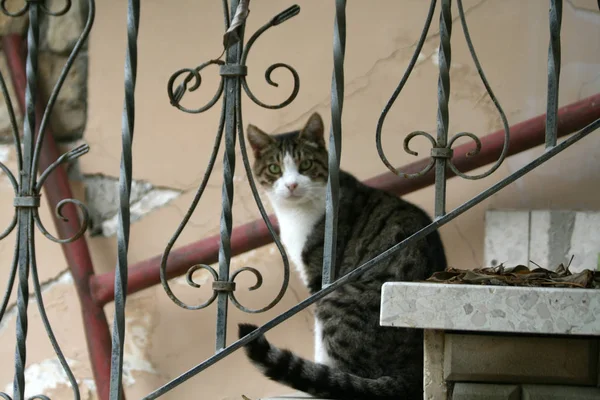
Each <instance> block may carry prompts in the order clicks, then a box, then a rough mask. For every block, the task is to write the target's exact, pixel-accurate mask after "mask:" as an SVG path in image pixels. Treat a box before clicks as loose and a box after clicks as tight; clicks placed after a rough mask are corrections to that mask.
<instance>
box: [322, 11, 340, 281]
mask: <svg viewBox="0 0 600 400" xmlns="http://www.w3.org/2000/svg"><path fill="white" fill-rule="evenodd" d="M345 54H346V0H336V2H335V27H334V32H333V77H332V81H331V131H330V134H329V179H328V181H327V196H326V203H325V211H326V213H325V243H324V250H323V251H324V253H323V280H322V287H327V286H329V285H330V284H331V281H332V280H333V279H335V265H336V247H337V246H336V238H337V220H338V202H339V199H338V197H339V170H340V157H341V151H342V108H343V105H344V56H345Z"/></svg>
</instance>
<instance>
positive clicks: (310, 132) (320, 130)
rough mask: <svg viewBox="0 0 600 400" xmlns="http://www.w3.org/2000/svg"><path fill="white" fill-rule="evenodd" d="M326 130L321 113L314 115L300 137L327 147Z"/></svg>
mask: <svg viewBox="0 0 600 400" xmlns="http://www.w3.org/2000/svg"><path fill="white" fill-rule="evenodd" d="M324 130H325V128H324V127H323V120H322V119H321V116H320V115H319V113H313V115H311V116H310V118H309V119H308V122H307V123H306V125H304V128H302V130H301V131H300V137H301V138H304V139H306V140H308V141H310V142H313V143H316V144H318V145H320V146H323V147H325V138H324V137H323V135H324Z"/></svg>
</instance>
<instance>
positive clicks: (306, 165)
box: [300, 160, 313, 171]
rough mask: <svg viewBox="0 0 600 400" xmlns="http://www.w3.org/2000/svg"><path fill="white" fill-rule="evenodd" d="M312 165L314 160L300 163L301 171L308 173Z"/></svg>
mask: <svg viewBox="0 0 600 400" xmlns="http://www.w3.org/2000/svg"><path fill="white" fill-rule="evenodd" d="M312 165H313V162H312V160H302V162H301V163H300V171H307V170H309V169H310V167H312Z"/></svg>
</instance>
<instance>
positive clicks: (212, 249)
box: [90, 94, 600, 305]
mask: <svg viewBox="0 0 600 400" xmlns="http://www.w3.org/2000/svg"><path fill="white" fill-rule="evenodd" d="M545 118H546V117H545V115H539V116H537V117H535V118H532V119H529V120H527V121H524V122H521V123H519V124H516V125H514V126H512V127H511V130H510V146H509V149H508V155H512V154H516V153H520V152H522V151H525V150H529V149H531V148H533V147H536V146H539V145H541V144H543V143H544V140H545V124H546V122H545V121H546V119H545ZM598 118H600V94H597V95H595V96H591V97H588V98H586V99H583V100H581V101H578V102H576V103H573V104H570V105H567V106H565V107H562V108H561V109H560V110H559V111H558V136H565V135H568V134H570V133H573V132H575V131H578V130H580V129H582V128H584V127H585V126H586V125H588V124H590V123H592V122H593V121H595V120H596V119H598ZM481 144H482V149H481V153H479V154H478V155H476V156H473V157H467V156H466V154H467V153H468V152H470V151H472V150H473V149H474V148H475V144H474V143H472V142H469V143H467V144H463V145H461V146H458V147H456V148H455V149H454V157H453V158H452V160H453V162H454V164H455V165H456V167H457V168H458V169H459V171H462V172H468V171H472V170H474V169H476V168H479V167H482V166H485V165H487V164H490V163H493V162H495V161H496V160H497V159H498V157H499V156H500V153H501V150H502V146H503V144H504V131H502V130H500V131H497V132H494V133H492V134H489V135H487V136H484V137H482V138H481ZM428 163H429V159H428V158H426V159H423V160H419V161H416V162H414V163H412V164H408V165H407V166H405V167H404V168H402V169H401V171H402V172H405V173H415V172H418V171H421V170H422V169H423V168H425V166H426V165H427V164H428ZM453 176H455V175H454V174H453V173H452V171H450V170H449V171H448V177H449V178H450V177H453ZM434 179H435V175H434V173H433V171H431V172H430V173H428V174H426V175H424V176H421V177H419V178H414V179H405V178H399V177H398V176H397V175H395V174H393V173H391V172H387V173H384V174H381V175H378V176H376V177H374V178H371V179H368V180H366V181H365V183H366V184H367V185H370V186H373V187H376V188H379V189H383V190H387V191H389V192H392V193H395V194H397V195H399V196H401V195H404V194H407V193H411V192H414V191H416V190H419V189H422V188H424V187H427V186H429V185H431V184H433V182H434ZM270 219H271V222H272V223H273V225H274V226H275V227H277V220H276V218H275V216H273V215H271V216H270ZM272 241H273V239H272V238H271V235H270V234H269V231H268V230H267V226H266V225H265V223H264V222H263V221H262V220H255V221H252V222H250V223H247V224H245V225H242V226H239V227H237V228H235V229H234V230H233V232H232V237H231V253H232V254H233V255H234V256H235V255H238V254H241V253H244V252H246V251H249V250H253V249H256V248H258V247H261V246H264V245H266V244H269V243H271V242H272ZM218 256H219V235H215V236H211V237H209V238H206V239H204V240H200V241H198V242H194V243H191V244H188V245H186V246H183V247H180V248H178V249H177V250H174V251H172V252H171V255H170V257H169V263H168V264H167V276H168V277H169V278H173V277H176V276H179V275H183V274H184V273H185V272H186V271H187V270H188V268H189V267H190V266H192V265H194V264H199V263H203V264H212V263H215V262H217V261H218ZM160 261H161V256H156V257H153V258H150V259H148V260H145V261H141V262H139V263H137V264H135V265H133V266H131V267H130V268H129V281H128V285H127V291H128V293H135V292H138V291H140V290H142V289H146V288H149V287H152V286H154V285H156V284H159V283H160V275H159V269H160ZM114 279H115V274H114V272H109V273H105V274H102V275H95V276H92V277H91V282H90V286H91V289H92V296H93V297H94V299H95V300H96V302H97V304H99V305H104V304H106V303H108V302H110V301H113V300H114V288H113V282H114Z"/></svg>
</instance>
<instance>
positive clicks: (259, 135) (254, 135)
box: [246, 124, 274, 157]
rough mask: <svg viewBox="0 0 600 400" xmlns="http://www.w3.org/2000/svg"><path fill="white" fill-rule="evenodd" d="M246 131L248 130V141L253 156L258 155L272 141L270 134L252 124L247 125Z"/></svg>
mask: <svg viewBox="0 0 600 400" xmlns="http://www.w3.org/2000/svg"><path fill="white" fill-rule="evenodd" d="M246 131H247V132H248V133H247V134H248V142H250V147H252V150H253V151H254V156H255V157H260V153H261V152H262V151H263V150H264V149H265V148H266V147H268V146H269V145H271V144H272V143H273V141H274V140H273V138H272V137H271V136H269V135H267V134H266V133H264V132H263V131H261V130H260V129H259V128H257V127H256V126H254V125H252V124H250V125H248V129H247V130H246Z"/></svg>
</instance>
